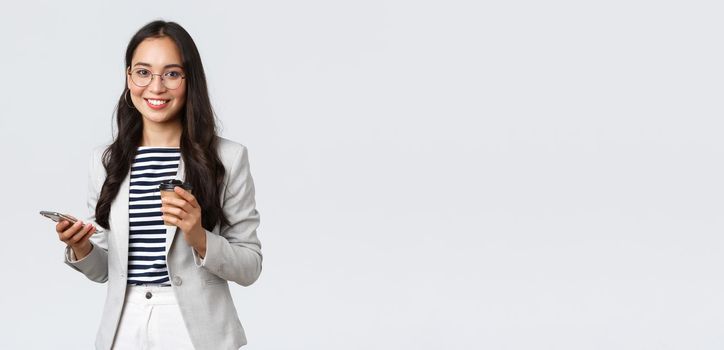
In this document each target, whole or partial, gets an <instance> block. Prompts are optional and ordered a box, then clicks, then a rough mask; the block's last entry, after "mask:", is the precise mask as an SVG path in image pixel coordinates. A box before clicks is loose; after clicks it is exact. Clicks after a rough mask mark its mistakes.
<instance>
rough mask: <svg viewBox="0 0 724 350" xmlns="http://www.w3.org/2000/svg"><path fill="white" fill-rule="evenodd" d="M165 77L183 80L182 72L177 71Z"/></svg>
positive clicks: (168, 73)
mask: <svg viewBox="0 0 724 350" xmlns="http://www.w3.org/2000/svg"><path fill="white" fill-rule="evenodd" d="M165 75H166V77H167V78H170V79H178V78H181V72H177V71H170V72H166V74H165Z"/></svg>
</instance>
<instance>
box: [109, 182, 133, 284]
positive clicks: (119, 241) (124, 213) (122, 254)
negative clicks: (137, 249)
mask: <svg viewBox="0 0 724 350" xmlns="http://www.w3.org/2000/svg"><path fill="white" fill-rule="evenodd" d="M130 181H131V171H130V169H129V171H128V174H126V178H125V179H124V180H123V182H122V183H121V188H120V189H119V190H118V195H116V199H115V200H114V201H113V203H112V204H111V215H110V218H111V220H110V221H111V222H110V226H111V227H112V228H113V230H111V233H112V234H113V236H114V238H115V239H116V247H118V258H119V259H120V263H121V265H120V266H121V271H126V270H127V269H128V229H129V227H128V189H129V187H130Z"/></svg>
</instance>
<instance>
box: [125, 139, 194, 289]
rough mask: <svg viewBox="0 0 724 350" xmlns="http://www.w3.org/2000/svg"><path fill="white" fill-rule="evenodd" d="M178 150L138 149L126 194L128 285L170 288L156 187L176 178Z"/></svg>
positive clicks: (159, 148)
mask: <svg viewBox="0 0 724 350" xmlns="http://www.w3.org/2000/svg"><path fill="white" fill-rule="evenodd" d="M180 159H181V151H180V149H179V148H178V147H149V146H140V147H138V153H136V157H135V159H134V160H133V165H132V166H131V183H130V188H129V193H128V221H129V225H128V227H129V230H130V231H129V232H128V233H129V234H128V284H146V283H153V284H156V283H158V284H163V285H170V283H169V276H168V269H167V268H166V226H165V225H164V224H163V220H162V219H161V214H162V213H161V195H160V194H159V190H158V185H159V184H160V183H161V181H163V180H169V179H174V178H176V175H177V174H176V173H177V172H178V167H179V160H180Z"/></svg>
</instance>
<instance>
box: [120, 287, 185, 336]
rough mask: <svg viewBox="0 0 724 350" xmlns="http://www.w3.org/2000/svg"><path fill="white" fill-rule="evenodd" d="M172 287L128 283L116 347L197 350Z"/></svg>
mask: <svg viewBox="0 0 724 350" xmlns="http://www.w3.org/2000/svg"><path fill="white" fill-rule="evenodd" d="M171 288H172V287H161V286H158V285H155V286H154V285H145V286H130V285H129V286H128V289H127V291H126V302H125V303H124V305H123V313H122V314H121V321H120V323H119V325H118V330H117V331H116V338H115V340H114V341H113V349H114V350H161V349H174V350H177V349H178V350H185V349H189V350H193V349H194V346H193V345H192V344H191V338H189V333H188V331H187V330H186V325H185V324H184V320H183V317H182V316H181V309H179V307H178V302H177V301H176V296H175V295H174V294H173V290H172V289H171Z"/></svg>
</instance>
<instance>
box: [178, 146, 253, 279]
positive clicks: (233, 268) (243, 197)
mask: <svg viewBox="0 0 724 350" xmlns="http://www.w3.org/2000/svg"><path fill="white" fill-rule="evenodd" d="M235 159H236V161H235V162H234V163H233V165H232V166H231V168H230V170H229V172H228V180H227V185H226V192H225V195H224V199H223V205H222V208H223V211H224V214H225V215H226V217H227V218H228V219H229V222H230V225H229V226H225V225H222V226H221V228H220V231H219V234H218V235H217V234H214V233H212V232H209V231H208V230H206V255H205V256H204V258H203V259H200V258H199V256H198V254H197V253H196V251H195V250H194V249H192V251H193V254H194V258H195V260H196V264H197V265H199V266H201V268H204V269H207V270H208V271H209V272H211V273H213V274H215V275H217V276H219V277H221V278H223V279H225V280H228V281H233V282H236V283H238V284H240V285H242V286H249V285H251V284H252V283H254V281H256V280H257V278H259V274H261V263H262V254H261V243H260V242H259V238H257V234H256V230H257V227H259V212H258V211H257V210H256V201H255V199H254V194H255V191H254V181H253V179H252V177H251V172H250V170H249V157H248V152H247V149H246V147H245V146H243V145H241V149H240V150H239V152H238V154H237V155H236V156H235Z"/></svg>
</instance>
